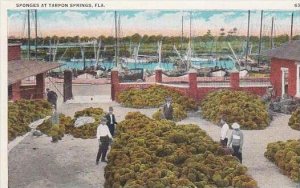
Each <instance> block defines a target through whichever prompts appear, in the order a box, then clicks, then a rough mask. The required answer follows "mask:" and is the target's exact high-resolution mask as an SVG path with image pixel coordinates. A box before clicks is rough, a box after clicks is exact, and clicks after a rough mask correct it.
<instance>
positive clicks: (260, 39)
mask: <svg viewBox="0 0 300 188" xmlns="http://www.w3.org/2000/svg"><path fill="white" fill-rule="evenodd" d="M263 17H264V11H263V10H262V11H261V14H260V31H259V46H258V60H257V64H258V65H259V64H260V54H261V42H262V23H263Z"/></svg>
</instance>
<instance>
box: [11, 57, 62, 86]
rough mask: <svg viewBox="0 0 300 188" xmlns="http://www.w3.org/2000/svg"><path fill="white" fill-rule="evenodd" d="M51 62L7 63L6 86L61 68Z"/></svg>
mask: <svg viewBox="0 0 300 188" xmlns="http://www.w3.org/2000/svg"><path fill="white" fill-rule="evenodd" d="M62 65H63V64H59V63H52V62H37V61H24V60H15V61H9V62H8V71H7V73H8V85H11V84H13V83H16V82H18V81H21V80H23V79H24V78H27V77H30V76H35V75H37V74H40V73H44V72H47V71H49V70H52V69H55V68H57V67H60V66H62Z"/></svg>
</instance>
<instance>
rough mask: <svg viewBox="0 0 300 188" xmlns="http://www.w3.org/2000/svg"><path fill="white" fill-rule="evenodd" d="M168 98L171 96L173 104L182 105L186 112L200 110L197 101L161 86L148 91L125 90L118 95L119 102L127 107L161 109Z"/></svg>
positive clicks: (155, 86)
mask: <svg viewBox="0 0 300 188" xmlns="http://www.w3.org/2000/svg"><path fill="white" fill-rule="evenodd" d="M168 96H171V97H172V101H173V103H176V104H179V105H181V106H182V107H183V109H184V110H185V111H186V110H196V109H197V108H198V107H197V103H196V101H195V100H193V99H191V98H188V97H185V96H183V95H182V94H181V93H180V92H178V91H176V90H174V89H171V88H168V87H164V86H159V85H152V86H150V87H149V88H147V89H133V88H131V89H128V90H125V91H123V92H122V93H120V94H119V95H118V101H120V103H121V104H123V105H124V106H126V107H133V108H145V107H160V106H162V105H163V104H164V102H165V98H166V97H168Z"/></svg>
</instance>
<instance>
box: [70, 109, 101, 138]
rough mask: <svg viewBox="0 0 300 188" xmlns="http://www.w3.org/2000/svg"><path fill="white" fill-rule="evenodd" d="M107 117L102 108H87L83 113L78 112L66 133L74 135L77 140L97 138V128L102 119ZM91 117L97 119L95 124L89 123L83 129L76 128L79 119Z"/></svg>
mask: <svg viewBox="0 0 300 188" xmlns="http://www.w3.org/2000/svg"><path fill="white" fill-rule="evenodd" d="M104 115H105V112H104V111H103V109H102V108H92V107H91V108H86V109H84V110H81V111H77V112H76V113H75V115H74V119H73V120H72V121H71V122H70V124H68V125H67V126H65V127H66V133H67V134H71V135H73V136H74V137H75V138H83V139H88V138H95V137H96V133H97V127H98V125H99V123H100V119H101V118H102V117H103V116H104ZM80 116H91V117H93V118H94V119H95V122H94V123H89V124H86V125H84V126H81V127H74V123H75V121H76V118H77V117H80Z"/></svg>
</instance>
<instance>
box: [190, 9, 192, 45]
mask: <svg viewBox="0 0 300 188" xmlns="http://www.w3.org/2000/svg"><path fill="white" fill-rule="evenodd" d="M191 39H192V12H190V43H191Z"/></svg>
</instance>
